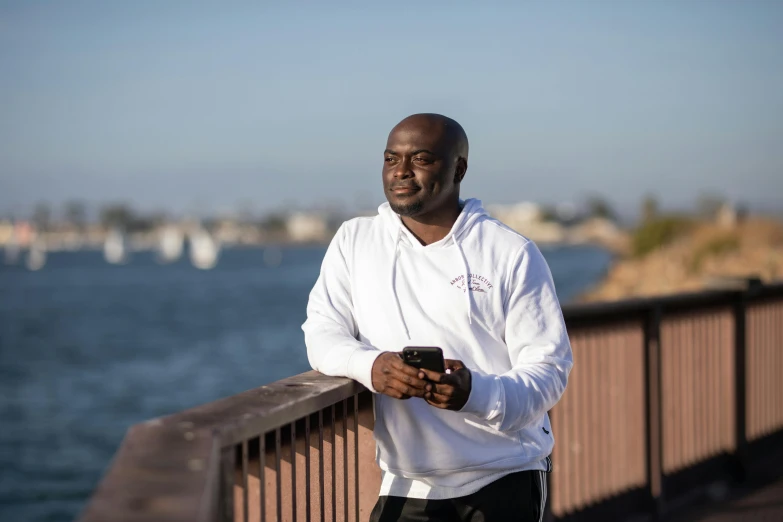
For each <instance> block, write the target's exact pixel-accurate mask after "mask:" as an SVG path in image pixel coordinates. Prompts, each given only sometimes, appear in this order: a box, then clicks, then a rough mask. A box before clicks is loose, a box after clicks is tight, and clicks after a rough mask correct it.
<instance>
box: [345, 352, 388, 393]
mask: <svg viewBox="0 0 783 522" xmlns="http://www.w3.org/2000/svg"><path fill="white" fill-rule="evenodd" d="M382 353H383V352H382V351H380V350H373V349H364V348H357V349H356V350H354V352H353V353H352V354H351V357H350V358H349V359H348V369H347V371H346V374H347V375H346V377H350V378H351V379H353V380H355V381H359V382H360V383H361V384H362V385H364V387H365V388H367V389H368V390H370V391H371V392H373V393H378V392H377V391H376V390H375V388H373V387H372V365H373V364H374V363H375V359H377V358H378V356H379V355H381V354H382Z"/></svg>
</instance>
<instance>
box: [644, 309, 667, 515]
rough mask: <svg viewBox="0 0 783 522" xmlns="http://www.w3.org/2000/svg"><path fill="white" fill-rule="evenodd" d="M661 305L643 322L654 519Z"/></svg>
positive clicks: (659, 465) (659, 449)
mask: <svg viewBox="0 0 783 522" xmlns="http://www.w3.org/2000/svg"><path fill="white" fill-rule="evenodd" d="M661 314H662V310H661V306H660V305H655V306H653V307H652V308H650V310H649V312H648V314H647V316H646V318H645V325H644V368H645V372H644V395H645V432H646V445H645V446H646V448H645V449H646V465H647V491H648V495H649V502H650V513H651V514H652V516H653V518H654V519H658V518H659V517H660V516H661V515H662V514H663V511H664V484H663V426H662V423H663V418H662V414H661V412H662V406H663V405H662V402H663V390H662V387H661V343H660V337H661Z"/></svg>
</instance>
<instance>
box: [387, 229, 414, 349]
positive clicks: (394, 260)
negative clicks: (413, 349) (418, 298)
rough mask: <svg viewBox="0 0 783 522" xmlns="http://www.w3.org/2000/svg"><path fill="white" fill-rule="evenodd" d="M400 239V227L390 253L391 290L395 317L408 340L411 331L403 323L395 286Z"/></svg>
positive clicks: (403, 318) (403, 319)
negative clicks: (398, 319) (395, 307)
mask: <svg viewBox="0 0 783 522" xmlns="http://www.w3.org/2000/svg"><path fill="white" fill-rule="evenodd" d="M400 239H402V227H400V228H399V229H397V239H395V241H394V254H393V255H392V268H391V291H392V295H393V296H394V303H395V304H396V305H397V317H399V318H400V323H401V324H402V329H403V330H405V337H407V338H408V340H409V341H410V339H411V333H410V332H409V331H408V325H407V324H406V323H405V316H403V315H402V306H401V305H400V298H399V297H398V296H397V289H396V287H395V284H394V283H395V282H396V281H395V278H396V276H397V252H398V251H399V247H400Z"/></svg>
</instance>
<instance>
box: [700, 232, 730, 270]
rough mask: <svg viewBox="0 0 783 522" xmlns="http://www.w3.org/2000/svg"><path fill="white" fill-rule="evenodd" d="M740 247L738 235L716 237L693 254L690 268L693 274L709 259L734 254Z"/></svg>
mask: <svg viewBox="0 0 783 522" xmlns="http://www.w3.org/2000/svg"><path fill="white" fill-rule="evenodd" d="M739 246H740V242H739V238H738V237H737V235H736V234H731V233H729V234H724V235H722V236H717V237H714V238H712V239H710V240H709V241H707V242H705V243H704V244H702V245H701V246H699V248H697V249H696V251H694V252H693V256H692V257H691V259H690V262H689V264H688V268H689V269H690V271H691V272H695V271H697V270H699V269H700V268H701V265H702V263H704V261H705V260H706V259H707V258H710V257H712V256H717V255H720V254H723V253H726V252H733V251H734V250H737V249H738V248H739Z"/></svg>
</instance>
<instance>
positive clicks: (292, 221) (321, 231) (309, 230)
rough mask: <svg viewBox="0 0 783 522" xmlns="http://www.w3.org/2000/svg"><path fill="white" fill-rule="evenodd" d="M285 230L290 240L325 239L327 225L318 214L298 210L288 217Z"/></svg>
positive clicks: (326, 236)
mask: <svg viewBox="0 0 783 522" xmlns="http://www.w3.org/2000/svg"><path fill="white" fill-rule="evenodd" d="M286 230H287V231H288V237H289V238H290V239H291V241H296V242H310V241H325V240H326V239H328V231H329V225H328V223H327V221H326V219H324V218H323V217H322V216H320V215H317V214H306V213H303V212H298V213H296V214H292V215H291V217H289V218H288V221H287V222H286Z"/></svg>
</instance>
